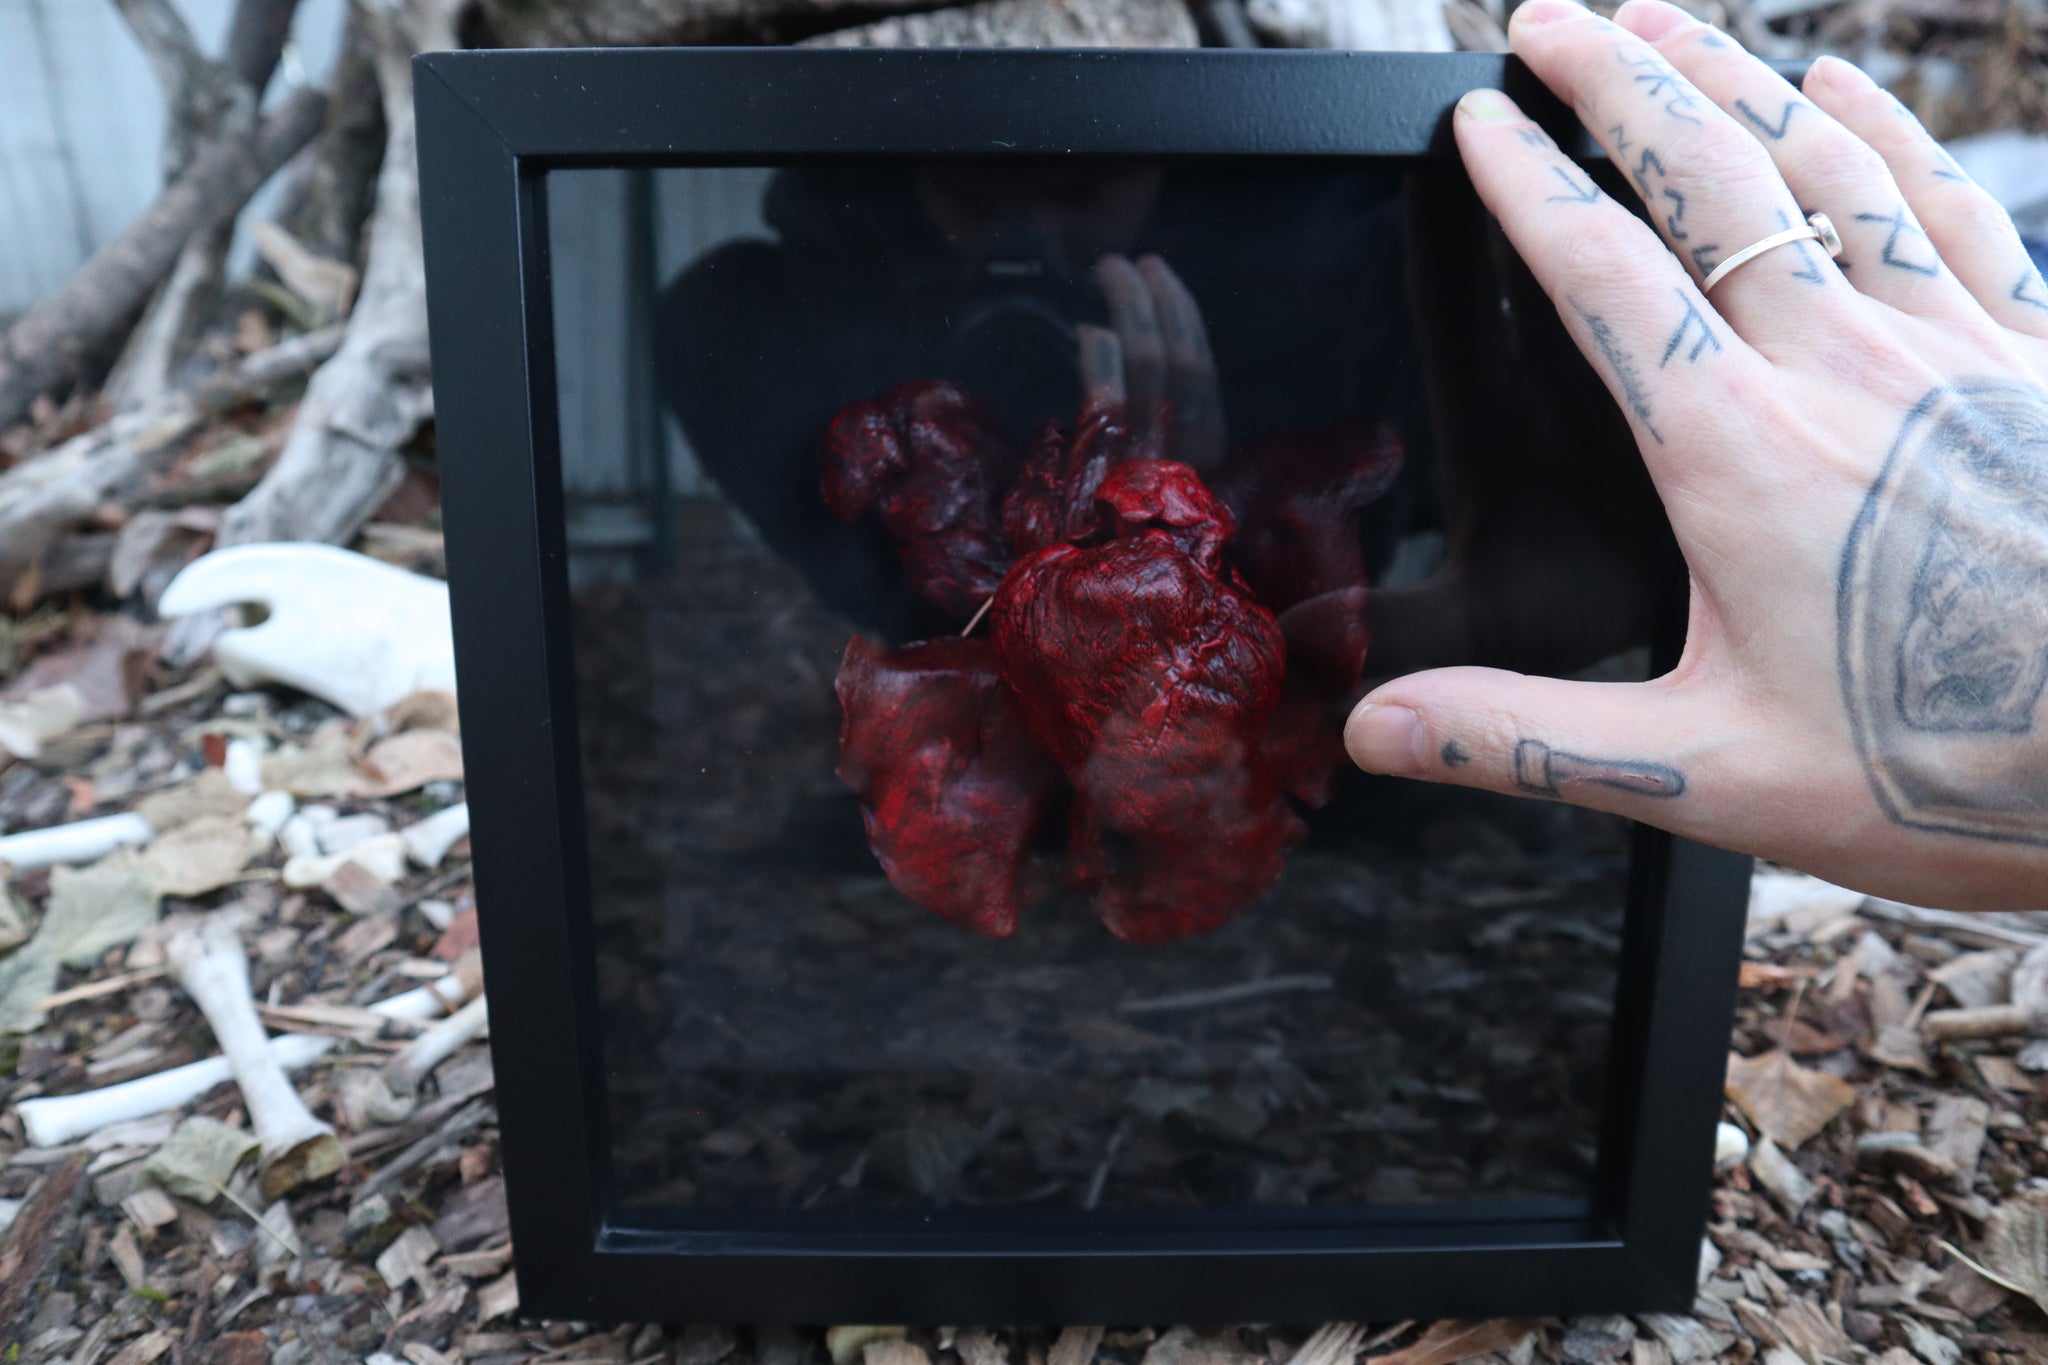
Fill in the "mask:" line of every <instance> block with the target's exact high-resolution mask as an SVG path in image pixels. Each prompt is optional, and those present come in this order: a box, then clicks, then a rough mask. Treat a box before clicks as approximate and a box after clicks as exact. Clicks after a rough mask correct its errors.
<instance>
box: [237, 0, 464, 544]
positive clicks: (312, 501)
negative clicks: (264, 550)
mask: <svg viewBox="0 0 2048 1365" xmlns="http://www.w3.org/2000/svg"><path fill="white" fill-rule="evenodd" d="M457 9H458V6H457V5H456V4H454V3H452V2H451V0H413V3H411V4H408V5H407V6H406V7H405V9H404V11H403V12H402V14H401V15H400V16H399V17H398V18H396V19H392V18H384V19H382V20H380V21H378V23H377V24H376V25H375V27H377V28H379V29H381V30H382V31H381V32H378V33H377V34H376V47H377V78H378V86H379V88H380V89H381V90H382V92H383V102H384V123H385V127H386V128H387V129H388V130H389V131H388V136H387V138H386V141H385V147H384V165H383V169H382V170H381V171H380V172H379V174H378V177H377V207H376V211H375V213H374V214H373V215H372V216H371V219H370V233H369V236H370V242H369V256H368V259H367V261H366V262H365V265H364V269H363V286H362V293H361V294H360V295H359V296H358V298H357V300H356V305H355V311H354V313H353V314H352V315H351V316H350V319H349V325H348V337H347V339H346V340H345V341H343V342H342V346H341V349H340V351H338V352H336V354H335V356H334V358H333V359H332V360H330V361H328V362H327V363H326V364H325V365H323V366H321V367H320V371H319V373H317V374H315V375H314V376H313V382H312V383H311V384H310V385H308V386H307V389H306V396H305V398H304V399H303V400H302V401H301V402H300V404H299V412H298V417H297V419H296V420H295V421H294V422H293V424H292V431H291V435H290V436H289V437H288V438H286V441H285V446H284V452H283V453H282V454H281V455H279V456H278V460H277V463H276V464H275V465H273V466H272V467H271V469H270V472H269V473H267V474H265V475H264V476H263V481H262V482H261V483H259V484H257V485H256V487H255V488H254V489H253V490H251V491H250V493H249V495H248V496H247V497H245V498H243V499H242V500H241V501H240V502H238V503H236V504H235V505H234V506H233V507H231V508H229V509H228V511H227V513H226V515H225V516H223V517H222V518H221V527H220V536H219V543H220V544H222V545H246V544H249V543H251V542H254V541H264V540H324V541H330V542H342V541H346V540H347V539H348V538H349V537H350V536H352V535H354V534H355V532H356V530H357V528H359V527H360V526H361V525H362V524H363V523H364V522H365V521H367V520H368V519H369V517H370V514H371V513H373V512H375V511H376V510H377V508H378V506H379V505H380V504H382V502H383V501H384V499H385V498H387V497H389V496H390V495H391V492H392V490H393V489H395V488H396V487H397V486H398V482H399V479H400V478H401V477H402V475H403V472H404V471H403V469H402V467H401V464H400V461H399V456H398V450H399V447H400V446H402V445H403V444H404V443H405V442H406V441H408V440H410V439H411V437H412V434H413V432H415V431H416V430H418V428H419V424H420V422H421V421H422V420H423V419H424V418H425V417H426V416H428V414H430V413H431V412H432V411H433V397H432V391H431V389H430V388H429V387H428V373H427V297H426V269H425V264H424V258H423V255H422V252H421V248H420V214H419V172H418V162H417V158H416V155H415V150H414V134H413V117H412V65H411V63H412V54H413V53H415V52H430V51H433V50H435V49H437V48H446V47H452V46H454V43H455V31H454V15H455V13H456V11H457Z"/></svg>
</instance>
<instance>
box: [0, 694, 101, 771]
mask: <svg viewBox="0 0 2048 1365" xmlns="http://www.w3.org/2000/svg"><path fill="white" fill-rule="evenodd" d="M84 715H85V698H84V697H82V696H80V695H79V692H78V689H77V688H75V687H73V686H72V685H71V684H70V683H59V684H57V685H56V686H55V687H45V688H41V689H39V690H37V691H34V692H31V693H29V694H28V695H27V696H26V697H23V698H22V699H21V700H20V701H0V753H10V754H13V755H14V756H15V757H16V758H35V757H36V756H38V755H39V754H41V753H42V752H43V742H44V741H45V740H51V739H55V738H56V737H57V736H59V735H61V734H63V733H64V732H65V731H66V730H69V729H70V728H71V727H72V726H74V725H76V724H78V722H79V720H80V719H81V718H82V717H83V716H84Z"/></svg>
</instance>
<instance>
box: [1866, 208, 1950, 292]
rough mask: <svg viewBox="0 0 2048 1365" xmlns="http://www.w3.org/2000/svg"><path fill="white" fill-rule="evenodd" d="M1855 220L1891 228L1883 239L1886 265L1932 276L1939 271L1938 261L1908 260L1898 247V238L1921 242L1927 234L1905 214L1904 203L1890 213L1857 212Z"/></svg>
mask: <svg viewBox="0 0 2048 1365" xmlns="http://www.w3.org/2000/svg"><path fill="white" fill-rule="evenodd" d="M1856 221H1857V222H1859V223H1883V224H1884V225H1885V226H1886V227H1888V228H1890V229H1891V232H1890V233H1889V234H1887V235H1886V237H1885V239H1884V263H1885V264H1886V265H1888V266H1891V267H1892V268H1893V269H1895V270H1910V271H1912V272H1913V273H1914V274H1915V275H1930V276H1932V275H1939V274H1940V273H1941V263H1940V262H1939V261H1935V262H1931V263H1923V262H1920V261H1914V260H1908V259H1907V258H1906V256H1905V255H1904V254H1902V253H1901V251H1900V249H1899V248H1900V242H1899V239H1900V238H1901V237H1908V238H1911V237H1918V238H1919V239H1920V240H1921V241H1923V242H1924V241H1926V240H1927V234H1926V233H1924V232H1922V231H1921V230H1920V225H1919V224H1918V223H1916V222H1914V221H1913V220H1912V219H1911V218H1909V217H1907V216H1906V209H1905V206H1904V205H1900V206H1899V207H1898V208H1895V209H1893V210H1892V211H1891V212H1890V213H1859V214H1857V215H1856Z"/></svg>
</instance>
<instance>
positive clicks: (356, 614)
mask: <svg viewBox="0 0 2048 1365" xmlns="http://www.w3.org/2000/svg"><path fill="white" fill-rule="evenodd" d="M241 603H253V604H256V605H258V606H261V607H263V608H265V609H266V610H267V611H268V612H269V617H268V619H267V620H265V621H264V622H263V623H262V624H261V625H255V626H245V627H239V628H236V629H231V630H225V631H222V632H221V633H220V635H219V636H218V637H217V638H216V639H215V640H214V642H213V657H214V662H215V663H217V664H219V665H220V671H221V672H222V673H224V674H226V675H227V678H228V680H229V681H230V682H232V683H234V684H235V685H236V686H237V687H248V686H251V685H253V684H256V683H259V682H281V683H285V684H287V685H289V686H291V687H296V688H298V689H299V690H300V691H302V692H310V693H312V694H313V695H314V696H316V697H320V698H323V699H325V700H327V701H330V702H332V703H334V704H335V705H336V706H338V707H340V708H341V709H342V710H344V711H347V712H348V713H349V714H351V715H355V716H367V715H370V714H371V713H373V712H376V711H381V710H383V709H384V708H385V707H387V706H389V705H391V704H392V703H393V702H395V701H397V700H399V699H400V698H401V697H405V696H408V695H410V694H412V693H414V692H420V691H428V690H433V691H442V692H453V691H454V690H455V641H454V636H453V634H452V632H451V630H450V627H449V622H448V585H447V584H445V583H441V582H438V581H436V580H435V579H431V578H425V577H422V576H421V575H419V574H414V573H407V572H406V571H405V570H403V569H397V568H393V567H392V566H391V565H389V564H384V563H380V562H379V561H377V560H374V559H371V558H370V557H369V556H367V555H359V554H356V553H354V552H352V551H349V550H342V549H337V548H336V547H334V546H332V545H317V544H300V543H273V544H262V545H236V546H232V547H230V548H228V549H225V550H215V551H214V552H213V553H211V554H207V555H201V556H200V557H199V558H198V559H195V560H193V561H192V562H191V563H190V564H188V565H186V566H185V567H184V569H183V570H181V571H180V572H179V574H178V576H177V577H176V578H173V579H172V580H171V582H170V586H168V587H166V588H165V589H164V591H163V596H162V597H161V598H159V599H158V601H157V612H158V614H159V615H162V616H167V617H169V616H189V615H191V614H193V613H195V612H202V611H213V610H216V609H218V608H221V607H228V606H234V605H237V604H241Z"/></svg>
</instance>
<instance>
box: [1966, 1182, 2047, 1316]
mask: <svg viewBox="0 0 2048 1365" xmlns="http://www.w3.org/2000/svg"><path fill="white" fill-rule="evenodd" d="M1977 1251H1978V1256H1979V1258H1980V1259H1981V1260H1982V1261H1983V1263H1984V1264H1983V1267H1982V1268H1983V1270H1984V1271H1985V1272H1987V1273H1986V1274H1985V1278H1986V1279H1988V1280H1990V1281H1991V1282H1992V1283H1993V1284H1997V1285H2002V1286H2004V1287H2005V1288H2007V1289H2010V1290H2012V1291H2014V1292H2015V1293H2019V1294H2025V1295H2026V1296H2027V1297H2028V1298H2030V1299H2032V1300H2033V1301H2034V1302H2035V1303H2037V1304H2039V1305H2040V1307H2041V1311H2042V1312H2044V1313H2048V1190H2021V1191H2019V1192H2018V1193H2016V1194H2015V1195H2013V1197H2012V1198H2011V1199H2009V1200H2007V1201H2006V1202H2005V1203H2003V1204H2000V1205H1999V1206H1998V1207H1997V1208H1995V1209H1993V1210H1992V1211H1991V1216H1990V1217H1989V1218H1987V1219H1985V1220H1984V1241H1983V1242H1982V1243H1981V1244H1980V1245H1979V1246H1978V1248H1977Z"/></svg>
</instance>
